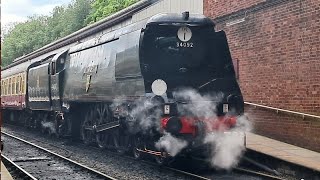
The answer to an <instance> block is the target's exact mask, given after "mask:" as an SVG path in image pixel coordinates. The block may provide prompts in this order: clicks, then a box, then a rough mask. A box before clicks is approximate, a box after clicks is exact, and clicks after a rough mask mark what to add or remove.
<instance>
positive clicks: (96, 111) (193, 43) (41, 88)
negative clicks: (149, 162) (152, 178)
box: [1, 12, 243, 162]
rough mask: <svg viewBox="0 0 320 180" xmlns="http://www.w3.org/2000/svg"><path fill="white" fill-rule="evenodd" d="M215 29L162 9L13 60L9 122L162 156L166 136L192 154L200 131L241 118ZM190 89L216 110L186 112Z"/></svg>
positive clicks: (6, 91)
mask: <svg viewBox="0 0 320 180" xmlns="http://www.w3.org/2000/svg"><path fill="white" fill-rule="evenodd" d="M214 26H215V24H214V23H213V22H212V21H211V20H210V19H209V18H206V17H204V16H203V15H190V14H189V13H188V12H185V13H183V14H159V15H156V16H153V17H152V18H149V19H146V20H143V21H140V22H138V23H134V24H131V25H129V26H127V27H124V28H121V29H118V30H115V31H112V32H110V33H107V34H104V35H102V36H100V37H97V38H94V39H92V40H88V41H86V42H83V43H80V44H78V45H75V46H74V47H71V48H70V49H66V50H63V51H62V52H60V53H48V54H47V56H46V57H45V58H42V59H37V60H32V61H27V62H23V63H20V64H19V63H18V64H17V63H16V64H17V65H14V66H10V67H9V68H5V69H4V70H3V71H2V80H1V81H2V82H1V83H2V84H1V85H2V91H1V92H2V94H1V96H2V102H1V103H2V108H3V109H4V113H5V119H7V120H10V119H18V121H19V122H22V123H24V124H25V125H26V126H28V127H32V128H36V129H42V130H43V131H49V132H50V133H52V134H55V135H58V136H61V135H62V136H70V135H72V136H75V137H80V139H82V140H83V141H84V142H85V143H97V144H98V145H99V146H100V147H113V148H115V149H117V150H118V151H119V152H125V151H128V150H131V149H133V152H134V155H135V157H137V158H138V157H140V155H141V153H149V154H152V155H155V157H157V160H158V161H159V162H162V161H163V160H164V159H166V157H170V156H173V155H175V154H176V153H175V154H172V153H170V152H168V151H167V149H166V148H164V147H162V146H161V145H156V144H157V143H156V142H159V141H160V140H161V138H163V136H164V135H168V134H169V135H170V136H172V137H174V138H176V139H180V140H183V141H184V142H185V143H186V144H185V145H184V146H183V149H182V150H181V152H180V153H186V152H189V153H193V152H195V151H196V150H199V149H201V148H202V146H201V145H198V144H199V143H197V142H201V141H202V140H203V137H204V134H206V133H210V132H213V131H225V130H228V129H229V128H232V127H233V126H235V124H236V120H237V117H238V116H239V115H241V114H243V98H242V95H241V91H240V88H239V86H238V83H237V80H236V76H235V71H234V68H233V63H232V59H231V55H230V52H229V47H228V44H227V39H226V35H225V33H224V32H223V31H220V32H215V30H214ZM188 89H189V90H190V89H192V90H190V91H191V92H192V93H196V94H198V95H200V97H203V96H206V97H208V98H206V100H205V101H208V99H209V101H211V102H210V103H209V104H208V106H212V107H206V108H208V109H209V110H212V112H214V113H213V114H212V116H211V115H209V116H207V115H202V114H198V113H195V112H194V111H193V110H192V108H191V109H190V108H188V105H190V104H191V105H193V104H194V102H193V101H194V99H192V97H191V95H190V91H187V90H188ZM183 92H186V93H189V95H190V96H189V95H186V96H185V95H184V94H183ZM217 97H218V98H217ZM198 100H199V101H201V99H198ZM200 103H201V102H200ZM206 111H207V110H206ZM17 112H19V113H17ZM204 113H206V112H204ZM13 117H14V118H13ZM187 150H188V151H187Z"/></svg>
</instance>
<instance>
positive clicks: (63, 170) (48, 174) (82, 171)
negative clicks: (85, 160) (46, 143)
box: [2, 133, 115, 180]
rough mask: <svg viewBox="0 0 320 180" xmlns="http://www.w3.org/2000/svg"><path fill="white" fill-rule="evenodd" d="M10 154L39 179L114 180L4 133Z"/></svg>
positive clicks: (20, 165)
mask: <svg viewBox="0 0 320 180" xmlns="http://www.w3.org/2000/svg"><path fill="white" fill-rule="evenodd" d="M2 138H3V140H4V141H6V146H7V148H8V149H10V153H7V152H3V154H5V155H6V156H7V157H8V159H10V160H11V161H12V162H14V163H15V164H16V165H17V166H19V167H21V168H22V169H23V170H25V171H26V172H28V173H29V174H31V175H32V176H33V177H35V178H37V179H79V180H81V179H83V180H85V179H109V180H115V179H114V178H112V177H110V176H108V175H105V174H102V173H100V172H97V171H93V170H92V169H89V168H87V167H84V166H83V165H80V164H78V163H77V162H74V161H70V160H69V159H67V158H65V157H62V156H59V155H57V154H55V153H52V152H50V151H46V150H45V149H43V148H41V147H38V146H36V145H34V144H30V143H29V142H25V141H23V139H17V138H16V137H14V136H11V135H8V134H4V133H2Z"/></svg>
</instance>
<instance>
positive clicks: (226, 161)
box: [204, 116, 252, 169]
mask: <svg viewBox="0 0 320 180" xmlns="http://www.w3.org/2000/svg"><path fill="white" fill-rule="evenodd" d="M251 129H252V126H251V123H250V122H249V121H248V119H247V118H246V116H241V117H239V118H238V119H237V124H236V127H235V128H234V129H232V130H229V131H228V132H226V133H224V132H215V133H211V134H207V135H206V137H205V139H204V143H206V144H209V145H210V147H211V154H210V159H209V161H210V163H211V165H212V166H213V167H215V168H218V169H219V168H220V169H231V168H233V167H235V166H236V165H237V164H238V163H239V160H240V158H241V156H242V154H243V153H244V151H245V149H246V148H245V144H244V140H245V132H248V131H251Z"/></svg>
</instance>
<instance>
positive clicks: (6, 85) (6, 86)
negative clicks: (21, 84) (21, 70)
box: [5, 79, 8, 95]
mask: <svg viewBox="0 0 320 180" xmlns="http://www.w3.org/2000/svg"><path fill="white" fill-rule="evenodd" d="M5 90H6V92H5V94H6V95H8V79H6V81H5Z"/></svg>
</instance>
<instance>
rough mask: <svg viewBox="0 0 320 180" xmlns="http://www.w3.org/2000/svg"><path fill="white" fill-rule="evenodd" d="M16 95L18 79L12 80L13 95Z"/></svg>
mask: <svg viewBox="0 0 320 180" xmlns="http://www.w3.org/2000/svg"><path fill="white" fill-rule="evenodd" d="M15 94H16V77H13V78H12V95H15Z"/></svg>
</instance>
